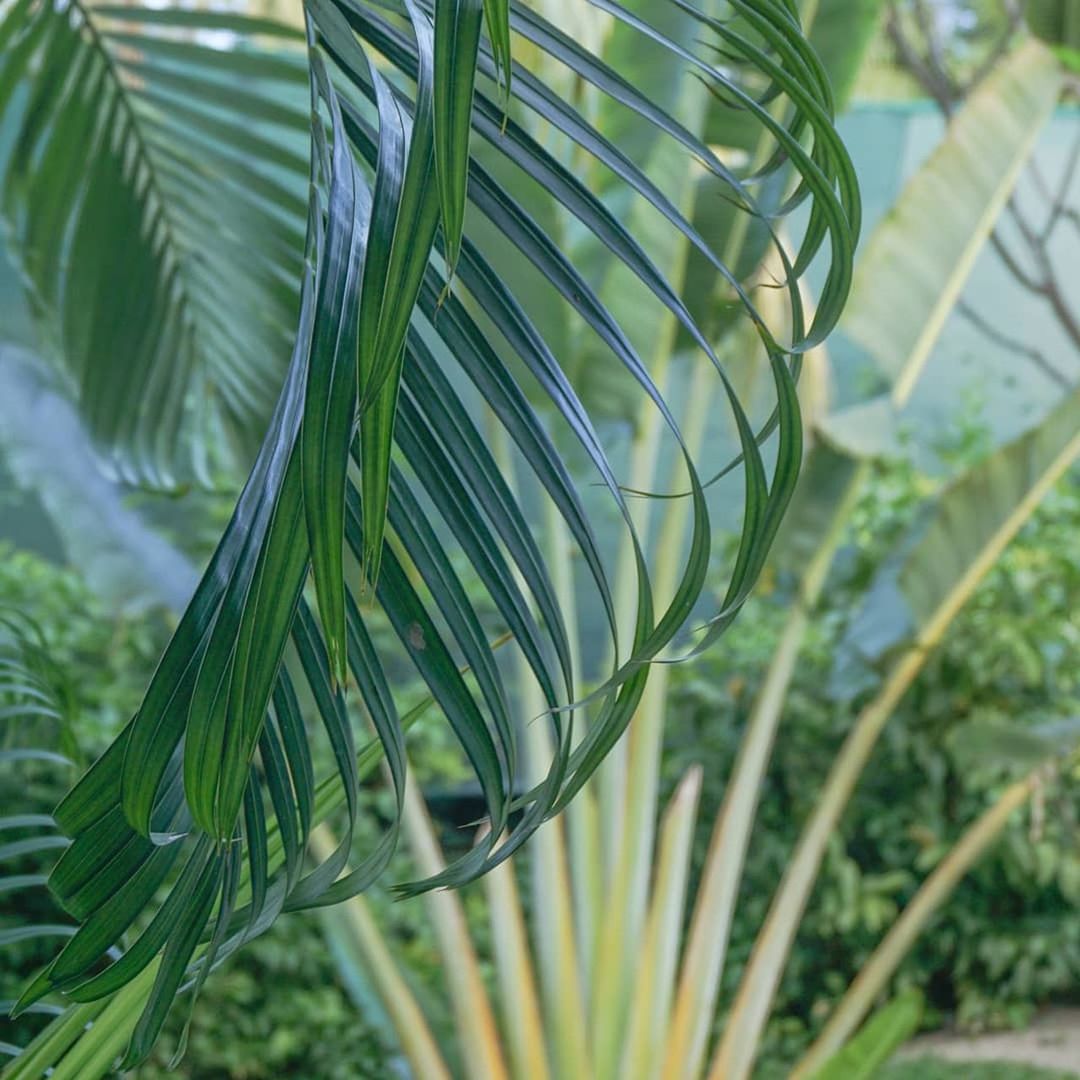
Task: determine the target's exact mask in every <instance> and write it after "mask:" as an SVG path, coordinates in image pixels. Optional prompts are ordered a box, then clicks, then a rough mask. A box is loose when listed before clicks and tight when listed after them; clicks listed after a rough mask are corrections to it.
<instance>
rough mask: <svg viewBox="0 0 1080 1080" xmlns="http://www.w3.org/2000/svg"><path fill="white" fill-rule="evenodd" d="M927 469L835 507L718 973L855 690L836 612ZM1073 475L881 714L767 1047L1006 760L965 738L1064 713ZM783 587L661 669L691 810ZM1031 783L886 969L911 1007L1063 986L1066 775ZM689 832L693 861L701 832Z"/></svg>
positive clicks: (831, 989) (1002, 780)
mask: <svg viewBox="0 0 1080 1080" xmlns="http://www.w3.org/2000/svg"><path fill="white" fill-rule="evenodd" d="M929 484H930V481H928V480H927V479H926V478H924V477H921V476H919V475H917V474H916V473H914V472H913V471H912V470H911V469H908V468H905V467H899V466H892V467H889V468H885V467H882V468H881V469H879V470H878V474H877V476H876V478H875V483H873V484H871V485H869V486H868V491H867V494H866V496H865V497H864V499H863V501H862V503H861V505H860V506H859V508H858V510H857V512H856V513H855V515H854V517H853V522H852V527H851V531H850V536H849V543H848V546H847V548H846V549H845V551H844V552H843V554H842V557H841V558H840V559H839V560H838V564H837V568H836V572H835V573H834V577H833V580H832V581H831V582H830V587H829V589H827V590H826V597H825V601H824V602H823V604H822V606H821V609H820V610H819V611H818V612H817V613H816V617H815V620H814V628H813V630H812V633H811V636H810V640H809V641H808V643H807V647H806V648H805V650H804V653H803V656H802V659H801V663H800V666H799V669H798V672H797V674H796V678H795V683H794V685H793V687H792V692H791V695H790V697H789V704H788V712H787V714H786V716H785V719H784V730H783V732H782V737H781V738H780V739H779V740H778V742H777V746H776V749H775V751H774V755H773V761H772V766H771V769H770V772H769V775H768V780H767V787H766V790H765V791H764V792H763V794H762V799H761V809H760V819H759V822H758V825H757V828H756V832H755V836H754V842H753V844H752V845H751V849H750V865H749V866H748V870H747V874H746V878H745V882H744V885H743V890H742V896H741V902H740V908H739V911H738V914H737V918H736V924H735V927H734V929H733V940H732V946H731V949H732V952H731V963H730V964H729V967H728V971H727V973H726V979H725V982H726V986H727V988H728V989H729V990H730V989H732V988H733V987H734V986H735V985H736V983H737V981H738V977H739V974H740V971H741V968H742V966H743V964H744V963H745V961H746V958H747V956H748V954H749V950H750V947H751V945H752V943H753V939H754V935H755V933H756V931H757V929H758V927H759V926H760V923H761V919H762V917H763V915H764V912H765V910H766V907H767V905H768V902H769V898H770V896H771V894H772V891H773V889H774V888H775V886H776V883H777V881H778V880H779V877H780V875H781V873H782V871H783V869H784V866H785V863H786V860H787V858H788V854H789V852H790V850H791V846H792V844H793V843H794V840H795V838H796V836H797V831H798V829H799V828H800V827H801V823H802V822H803V821H804V820H805V818H806V816H807V814H808V812H809V810H810V808H811V806H812V804H813V801H814V799H815V798H816V796H817V790H818V785H817V783H816V782H815V780H816V778H820V777H822V776H824V774H825V772H826V769H827V767H828V765H829V763H830V762H831V760H832V758H833V755H834V753H835V749H836V747H837V745H838V744H839V742H840V741H841V739H842V738H843V736H844V735H845V733H846V731H847V728H848V726H849V724H850V722H851V720H852V718H853V716H854V714H855V711H856V708H857V706H858V704H859V701H858V700H856V701H854V702H838V701H837V700H836V699H834V697H833V696H832V695H831V694H830V692H829V687H830V683H831V681H832V676H833V670H834V668H835V666H836V654H837V651H838V643H839V641H840V638H841V636H842V635H843V632H844V629H845V623H846V619H847V616H848V614H849V613H850V611H851V610H852V609H853V607H854V606H855V601H856V599H857V598H858V597H860V596H861V595H862V594H863V591H864V589H865V587H866V584H867V582H868V580H869V578H870V576H871V574H872V573H873V572H874V570H875V569H876V567H877V566H878V564H879V562H880V560H881V558H882V553H883V552H884V551H885V550H887V549H888V547H889V542H890V540H891V539H892V538H893V537H894V536H895V533H896V531H897V529H898V527H899V526H901V525H903V524H905V523H907V522H910V520H911V513H912V509H913V507H914V506H915V505H916V504H917V503H918V502H919V501H920V499H921V498H922V497H924V496H925V494H926V488H927V486H928V485H929ZM1078 529H1080V488H1078V487H1077V484H1076V478H1075V476H1074V477H1071V478H1067V479H1066V480H1065V481H1064V482H1063V483H1062V484H1061V485H1060V486H1059V489H1058V490H1057V491H1056V492H1054V493H1053V494H1052V495H1051V497H1049V498H1048V499H1047V500H1046V502H1045V504H1044V505H1043V507H1042V508H1041V510H1040V511H1039V512H1038V513H1037V514H1036V515H1035V517H1034V518H1033V519H1032V521H1031V522H1030V523H1029V524H1028V526H1027V527H1026V528H1025V529H1024V531H1023V533H1022V534H1021V536H1020V538H1019V539H1018V540H1017V541H1016V542H1015V543H1014V545H1013V546H1012V547H1011V548H1010V549H1009V550H1008V552H1007V553H1006V555H1005V556H1004V557H1003V558H1002V559H1001V560H1000V562H999V564H998V565H997V566H996V567H995V569H994V570H993V571H992V572H991V574H990V576H989V578H988V580H987V581H986V582H985V584H984V585H983V587H982V588H981V590H980V591H979V593H978V595H977V596H976V598H975V599H974V600H973V601H972V602H971V603H970V604H969V605H968V608H967V610H966V611H965V612H964V613H963V614H962V615H961V616H960V617H959V618H958V619H957V621H956V622H955V624H954V625H953V627H952V629H951V631H950V633H949V635H947V637H946V641H945V643H944V644H943V645H942V646H941V648H940V649H939V651H938V652H937V653H936V655H935V656H934V657H933V658H932V659H931V661H930V663H929V664H928V665H927V667H926V670H925V671H924V673H923V675H922V677H921V678H920V679H919V681H918V683H917V686H916V687H915V689H914V691H913V692H912V693H911V694H910V695H909V696H908V698H907V700H906V701H905V702H904V703H903V705H902V706H901V707H900V709H899V711H898V713H897V715H896V716H895V717H894V719H893V720H892V721H891V722H890V724H889V726H888V727H887V729H886V733H885V736H884V737H883V739H882V741H881V744H880V745H879V747H878V749H877V751H876V753H875V756H874V759H873V762H872V764H871V766H870V768H869V769H868V771H867V773H866V774H865V775H864V776H863V778H862V781H861V783H860V785H859V787H858V789H857V793H856V795H855V798H854V800H853V802H852V804H851V806H850V807H849V809H848V812H847V814H846V816H845V818H844V821H843V825H842V828H841V830H840V832H839V833H838V834H837V835H836V836H835V837H834V838H833V843H832V846H831V849H830V852H829V856H828V858H827V860H826V865H825V867H824V869H823V872H822V876H821V878H820V880H819V883H818V886H817V890H816V893H815V897H814V901H813V905H812V908H811V910H810V912H809V913H808V917H807V919H806V921H805V922H804V923H803V927H802V930H801V932H800V936H799V939H798V940H799V944H798V948H797V952H796V955H795V957H794V958H793V961H792V963H791V964H790V966H789V968H788V971H787V974H786V976H785V981H784V984H783V988H782V991H781V995H782V998H781V1002H780V1004H779V1007H778V1008H777V1015H778V1016H781V1017H783V1019H781V1020H777V1021H776V1022H775V1023H774V1025H773V1030H772V1040H771V1041H772V1051H773V1053H774V1054H779V1055H781V1056H782V1055H784V1054H785V1053H786V1052H790V1051H792V1050H793V1049H794V1047H795V1046H797V1045H800V1044H801V1043H802V1042H803V1041H804V1039H805V1037H806V1035H807V1033H808V1032H809V1031H811V1030H813V1029H814V1027H815V1026H816V1022H817V1021H818V1020H820V1018H821V1017H822V1016H823V1015H824V1013H825V1012H826V1011H827V1003H828V1002H829V1001H830V1000H832V999H834V998H835V997H836V996H837V995H838V994H839V993H840V992H841V991H842V990H843V989H844V988H845V987H846V986H847V984H848V983H849V982H850V980H851V979H852V977H853V976H854V975H855V973H856V972H857V971H858V969H859V967H860V965H861V964H862V963H863V962H864V961H865V959H866V957H867V956H868V955H869V952H870V950H871V949H872V948H873V946H874V945H875V944H876V942H877V940H878V939H879V938H880V936H881V934H882V933H883V932H884V930H885V929H886V928H887V926H888V924H889V923H890V921H891V920H892V919H893V918H894V916H895V915H896V913H897V911H898V910H899V909H900V908H902V907H903V905H904V904H905V903H906V901H907V900H908V899H909V898H910V896H911V895H912V893H913V892H914V890H915V888H916V887H917V885H918V883H919V882H920V881H921V880H922V878H923V877H924V876H925V875H926V873H927V872H928V871H929V870H930V869H931V868H932V867H933V866H934V865H935V863H936V862H937V860H938V859H939V858H941V857H942V855H943V854H944V853H945V851H946V850H947V849H948V846H949V845H950V844H951V843H953V842H954V841H955V840H956V839H957V837H958V836H959V834H960V833H961V832H962V830H963V828H964V826H965V825H966V824H968V823H970V822H971V821H972V819H973V818H974V817H975V816H976V815H977V814H978V813H979V812H980V811H981V810H982V809H984V808H985V807H986V806H987V805H988V804H989V803H990V802H991V801H992V799H993V798H994V796H995V794H997V793H999V792H1000V790H1001V789H1002V788H1003V787H1004V785H1005V784H1006V783H1007V782H1008V781H1009V779H1010V778H1011V777H1012V774H1011V773H1010V771H1009V765H1008V762H1007V761H1005V760H1003V759H1002V758H1001V757H1000V756H998V757H996V758H995V757H994V756H993V755H992V754H989V755H988V754H985V753H982V754H980V753H979V752H978V750H979V748H980V747H986V746H988V745H992V744H993V742H994V735H995V731H997V732H1000V730H1001V729H1002V728H1003V727H1004V726H1005V725H1007V724H1009V723H1010V722H1016V721H1017V720H1022V721H1030V722H1031V723H1033V724H1035V723H1041V722H1052V721H1054V720H1059V719H1061V718H1068V717H1075V716H1077V715H1080V615H1078V613H1077V612H1076V610H1075V606H1074V605H1070V604H1069V602H1068V600H1067V597H1068V596H1069V595H1075V594H1076V590H1077V589H1080V565H1078V564H1077V562H1076V557H1075V537H1076V535H1077V530H1078ZM789 602H790V597H789V596H788V595H787V594H786V592H785V590H784V588H783V583H780V584H776V585H775V587H774V590H773V593H772V595H771V596H769V597H768V598H765V599H763V600H761V601H759V602H758V603H757V604H755V605H751V606H750V608H749V609H748V610H747V611H746V612H745V613H744V615H743V616H742V624H741V632H740V634H739V635H737V636H736V637H735V638H733V639H732V640H731V641H730V642H729V644H728V647H727V648H726V649H724V650H716V651H715V652H712V653H709V654H707V655H706V656H705V657H703V658H702V660H701V661H699V662H697V663H696V664H695V665H693V666H692V667H689V668H687V669H685V670H682V671H679V670H677V671H676V673H675V678H674V680H673V692H672V696H671V699H670V702H669V713H668V727H667V734H668V750H667V757H666V762H665V775H666V776H667V777H668V778H669V783H671V784H673V783H674V781H675V779H676V778H677V777H678V776H680V775H682V773H683V772H684V770H685V769H686V768H687V767H688V765H689V764H691V763H692V762H694V761H701V762H703V763H705V764H706V765H707V770H706V786H705V790H704V791H703V794H702V802H703V812H702V814H701V818H700V820H702V821H704V822H711V820H712V819H713V817H714V815H715V813H716V811H717V809H718V808H719V805H720V801H721V799H722V797H723V782H724V778H725V777H726V776H728V775H729V771H730V767H731V764H732V761H733V758H734V754H735V751H736V749H737V747H738V745H739V739H740V737H741V733H742V729H743V727H744V725H745V722H746V719H747V715H748V713H749V710H750V707H751V705H752V702H753V700H754V696H755V693H756V690H757V686H758V684H759V682H760V679H761V677H762V674H763V672H764V670H765V667H766V665H767V663H768V659H769V657H770V656H771V654H772V651H773V647H774V643H775V641H776V637H777V634H778V632H779V629H780V627H781V626H782V624H783V619H784V617H785V614H786V606H787V604H788V603H789ZM1072 780H1073V778H1072V777H1068V776H1066V777H1061V776H1059V777H1052V778H1048V779H1047V781H1046V782H1045V784H1044V786H1043V788H1042V790H1041V793H1040V797H1039V799H1038V801H1037V803H1036V806H1035V809H1034V810H1033V812H1032V813H1031V814H1030V815H1025V816H1024V818H1022V819H1018V820H1016V821H1015V822H1013V823H1012V824H1011V825H1010V827H1009V828H1008V830H1007V831H1006V833H1005V834H1004V836H1003V838H1002V840H1001V842H1000V843H999V844H998V845H997V846H996V848H995V849H994V851H993V853H992V854H991V855H990V856H989V857H988V858H986V859H985V860H984V861H983V862H982V863H981V864H980V865H979V866H978V867H977V868H976V869H975V871H974V872H973V873H972V874H971V875H970V876H969V877H968V878H967V879H966V880H965V881H964V882H963V883H962V884H961V886H960V888H959V889H958V890H957V892H956V893H955V895H954V896H953V898H952V899H951V901H950V902H949V903H948V905H947V907H946V908H945V909H944V911H943V912H941V913H940V915H939V917H938V919H937V920H936V922H935V923H934V925H933V928H932V931H931V932H930V933H929V934H927V935H924V936H923V937H922V938H921V940H920V942H919V944H918V945H917V946H916V948H915V950H914V952H913V953H912V954H911V956H910V957H909V958H908V960H907V961H906V962H905V964H904V965H903V967H902V969H901V971H900V973H899V975H898V984H899V985H900V986H906V985H917V986H919V987H920V988H922V989H923V990H924V991H925V992H926V994H927V998H928V1004H929V1006H930V1008H929V1010H928V1022H929V1023H931V1024H932V1023H934V1022H935V1021H940V1019H941V1014H943V1013H948V1014H950V1015H953V1016H955V1018H956V1019H957V1021H958V1022H959V1023H960V1024H961V1025H962V1026H964V1027H966V1028H972V1029H978V1028H984V1027H994V1026H1007V1025H1010V1024H1014V1023H1018V1022H1022V1021H1023V1020H1024V1019H1025V1017H1026V1016H1027V1015H1028V1013H1029V1011H1030V1009H1031V1007H1032V1006H1033V1005H1035V1004H1037V1003H1039V1002H1041V1001H1045V1000H1047V999H1050V998H1054V999H1061V998H1063V997H1066V996H1068V995H1070V994H1071V993H1073V988H1074V986H1075V982H1076V974H1077V972H1078V971H1080V923H1078V921H1077V920H1076V919H1075V917H1074V916H1075V910H1076V907H1077V906H1080V848H1078V846H1077V842H1076V838H1075V834H1076V829H1075V826H1076V821H1077V817H1078V813H1080V789H1078V787H1077V785H1076V784H1075V783H1073V782H1072ZM699 832H700V835H698V836H697V838H696V844H697V851H698V858H699V859H700V858H703V855H704V850H705V847H706V845H707V842H708V830H707V828H702V829H700V830H699Z"/></svg>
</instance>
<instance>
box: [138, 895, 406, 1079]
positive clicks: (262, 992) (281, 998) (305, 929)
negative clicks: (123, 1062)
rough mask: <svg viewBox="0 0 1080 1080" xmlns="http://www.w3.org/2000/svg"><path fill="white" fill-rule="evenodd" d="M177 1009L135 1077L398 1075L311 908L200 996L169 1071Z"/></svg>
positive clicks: (179, 1021)
mask: <svg viewBox="0 0 1080 1080" xmlns="http://www.w3.org/2000/svg"><path fill="white" fill-rule="evenodd" d="M183 1021H184V1010H183V1009H177V1010H176V1012H175V1014H174V1015H173V1016H172V1017H171V1019H170V1022H169V1025H168V1026H167V1027H166V1029H165V1032H164V1033H163V1035H162V1039H161V1043H160V1045H158V1046H157V1047H156V1048H155V1050H154V1054H153V1057H152V1058H151V1060H150V1061H149V1062H147V1064H146V1065H144V1066H143V1067H141V1068H140V1069H138V1070H137V1071H136V1072H135V1074H134V1075H135V1077H137V1080H164V1078H165V1077H167V1076H175V1077H179V1078H181V1080H183V1078H190V1080H196V1078H199V1080H206V1078H209V1077H215V1078H220V1080H262V1078H264V1077H265V1078H270V1077H274V1078H276V1077H296V1078H297V1080H354V1078H356V1077H365V1078H370V1080H390V1078H392V1077H396V1076H399V1075H400V1073H399V1072H397V1071H396V1070H395V1069H394V1067H393V1065H392V1061H391V1054H390V1051H389V1048H388V1046H387V1044H386V1042H385V1035H386V1032H385V1030H383V1031H380V1030H378V1029H377V1027H376V1026H375V1025H374V1024H373V1023H372V1022H371V1021H370V1020H369V1019H368V1018H366V1017H365V1016H364V1015H363V1014H362V1013H361V1012H359V1011H358V1010H357V1009H356V1006H355V1005H354V1003H353V1002H352V1000H351V999H350V998H349V995H348V994H347V992H346V990H345V988H344V987H343V986H342V984H341V981H340V979H339V978H338V977H337V974H336V970H335V965H334V960H333V957H332V956H331V954H330V951H329V949H328V948H327V946H326V943H325V942H324V941H323V938H322V936H321V934H320V933H319V930H318V926H317V924H316V923H315V922H313V921H312V919H311V917H310V916H305V915H293V916H290V917H288V918H286V919H283V920H281V922H279V923H278V924H276V925H275V926H274V927H273V928H272V929H271V930H270V931H269V932H268V933H267V934H265V935H264V936H263V937H261V938H258V939H257V940H256V941H254V942H252V943H251V946H250V947H249V948H247V949H245V950H243V951H242V952H241V953H240V955H239V956H238V957H237V958H236V959H235V961H234V962H233V963H230V964H229V965H227V966H226V967H225V968H224V970H222V971H221V972H219V973H218V974H217V975H215V977H214V978H213V979H211V980H210V981H209V982H208V983H207V985H206V989H205V990H204V992H203V993H202V994H201V995H200V997H199V999H198V1001H197V1002H196V1003H195V1008H194V1010H193V1013H192V1022H191V1029H190V1034H189V1038H188V1047H187V1053H186V1055H185V1057H184V1058H183V1059H182V1060H181V1061H180V1063H179V1065H177V1066H176V1067H175V1068H174V1069H170V1067H169V1066H170V1060H171V1057H172V1055H173V1053H174V1051H175V1049H176V1047H177V1045H178V1039H179V1037H180V1033H181V1030H182V1026H183Z"/></svg>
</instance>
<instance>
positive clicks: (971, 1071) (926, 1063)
mask: <svg viewBox="0 0 1080 1080" xmlns="http://www.w3.org/2000/svg"><path fill="white" fill-rule="evenodd" d="M878 1080H1076V1073H1064V1072H1058V1071H1057V1070H1055V1069H1033V1068H1031V1067H1030V1066H1028V1065H1015V1064H1012V1063H1006V1062H1002V1063H1000V1064H982V1063H977V1062H967V1061H965V1062H947V1061H937V1060H935V1059H934V1058H929V1057H923V1058H913V1059H910V1060H908V1061H899V1062H896V1063H895V1064H893V1065H889V1066H887V1067H886V1068H885V1069H883V1070H882V1071H881V1074H880V1076H879V1078H878Z"/></svg>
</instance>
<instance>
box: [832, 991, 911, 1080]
mask: <svg viewBox="0 0 1080 1080" xmlns="http://www.w3.org/2000/svg"><path fill="white" fill-rule="evenodd" d="M922 1010H923V999H922V994H920V993H919V991H918V990H907V991H905V992H904V993H902V994H899V995H898V996H897V997H895V998H894V999H893V1000H892V1001H890V1002H889V1003H888V1004H887V1005H884V1006H883V1007H882V1008H881V1009H879V1010H878V1012H877V1013H876V1014H875V1015H874V1016H873V1017H872V1018H871V1019H870V1020H868V1021H867V1022H866V1024H865V1025H864V1026H863V1027H862V1029H861V1030H860V1031H859V1032H858V1033H857V1034H856V1035H855V1037H854V1038H853V1039H851V1041H850V1042H848V1044H847V1045H846V1046H845V1047H844V1048H843V1049H842V1050H841V1051H840V1052H839V1053H838V1054H835V1055H834V1056H833V1057H832V1058H830V1059H829V1061H828V1062H826V1064H825V1065H824V1067H823V1068H821V1069H819V1070H818V1071H817V1073H816V1074H815V1076H814V1080H873V1077H874V1076H876V1075H877V1074H878V1072H879V1071H880V1069H881V1066H882V1065H884V1064H885V1063H886V1062H887V1061H888V1060H889V1058H891V1057H892V1056H893V1053H894V1052H895V1051H896V1050H897V1048H898V1047H900V1046H901V1045H902V1044H903V1043H905V1042H907V1040H908V1039H909V1038H910V1037H911V1036H912V1035H913V1034H914V1033H915V1032H916V1031H917V1030H918V1027H919V1021H920V1019H921V1018H922Z"/></svg>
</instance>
